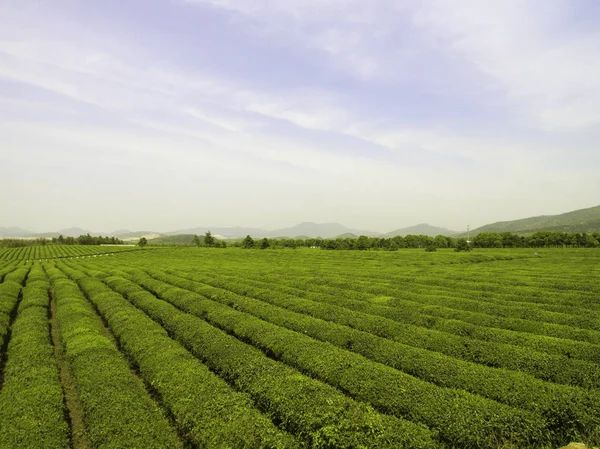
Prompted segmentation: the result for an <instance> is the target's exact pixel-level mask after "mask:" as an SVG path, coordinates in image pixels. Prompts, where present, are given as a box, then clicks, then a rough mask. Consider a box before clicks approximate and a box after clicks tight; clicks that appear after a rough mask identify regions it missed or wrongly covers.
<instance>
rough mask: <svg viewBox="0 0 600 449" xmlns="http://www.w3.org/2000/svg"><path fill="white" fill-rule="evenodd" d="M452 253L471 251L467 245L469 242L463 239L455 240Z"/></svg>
mask: <svg viewBox="0 0 600 449" xmlns="http://www.w3.org/2000/svg"><path fill="white" fill-rule="evenodd" d="M454 251H457V252H458V251H471V245H470V244H469V242H467V239H465V238H462V239H457V240H456V248H454Z"/></svg>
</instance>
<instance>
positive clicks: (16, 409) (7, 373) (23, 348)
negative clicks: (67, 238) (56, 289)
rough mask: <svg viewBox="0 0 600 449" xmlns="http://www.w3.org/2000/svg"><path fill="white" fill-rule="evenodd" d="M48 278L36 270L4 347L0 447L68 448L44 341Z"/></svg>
mask: <svg viewBox="0 0 600 449" xmlns="http://www.w3.org/2000/svg"><path fill="white" fill-rule="evenodd" d="M49 288H50V284H49V283H48V280H47V277H46V274H45V273H44V271H43V270H42V268H41V267H40V266H39V265H34V266H33V267H32V269H31V272H30V273H29V275H28V277H27V285H26V287H25V288H23V299H22V300H21V303H20V304H19V309H18V315H17V317H16V320H15V322H14V324H13V327H12V332H11V339H10V341H9V342H8V352H7V356H8V357H7V362H6V366H5V369H4V373H3V379H4V382H3V384H2V391H1V392H0V429H2V431H1V432H0V447H3V448H17V447H19V448H31V449H38V448H43V447H47V448H58V449H60V448H69V447H70V446H71V445H70V429H69V425H68V423H67V420H66V410H65V406H64V402H63V401H64V397H63V390H62V385H61V382H60V378H59V375H58V367H57V364H56V360H55V358H54V348H53V346H52V344H51V342H50V341H49V339H48V331H49V329H48V307H49V303H50V300H49V297H48V290H49Z"/></svg>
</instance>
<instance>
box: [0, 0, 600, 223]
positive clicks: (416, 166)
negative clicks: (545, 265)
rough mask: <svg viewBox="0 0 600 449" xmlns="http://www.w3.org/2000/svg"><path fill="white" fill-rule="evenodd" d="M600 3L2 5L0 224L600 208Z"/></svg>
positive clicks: (470, 215)
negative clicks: (2, 209)
mask: <svg viewBox="0 0 600 449" xmlns="http://www.w3.org/2000/svg"><path fill="white" fill-rule="evenodd" d="M599 20H600V3H595V2H590V1H586V0H576V1H563V0H548V1H542V0H522V1H521V0H507V1H506V2H501V3H500V2H497V3H489V2H480V1H475V0H464V1H461V2H453V1H450V0H431V1H429V0H425V1H422V2H416V1H393V0H381V1H378V2H368V3H365V2H360V1H358V0H329V1H310V0H309V1H300V0H288V1H285V2H275V1H272V0H256V1H251V2H250V1H241V0H237V1H234V0H151V1H145V2H142V1H140V0H119V1H116V0H108V1H105V2H101V3H96V2H88V1H81V0H65V1H61V2H38V1H33V0H31V1H28V0H21V1H14V0H8V1H6V2H2V3H1V4H0V148H2V149H1V150H0V151H1V153H0V155H1V156H2V159H1V163H0V200H1V201H2V204H3V207H4V211H5V212H4V214H2V216H1V217H0V226H1V227H9V226H17V227H22V228H25V229H29V230H32V231H34V232H49V231H56V230H59V229H64V228H69V227H72V226H77V227H81V228H84V229H89V230H90V231H94V232H97V231H104V232H112V231H114V230H117V229H129V230H131V231H138V230H149V231H158V232H168V231H174V230H178V229H186V228H194V227H198V226H214V227H228V226H231V227H234V226H248V227H256V228H263V229H269V230H273V229H278V228H284V227H289V226H293V225H295V224H298V223H300V222H307V221H309V222H316V223H328V222H336V223H340V224H343V225H345V226H347V227H349V228H355V229H364V230H370V231H376V232H389V231H391V230H394V229H398V228H404V227H409V226H413V225H416V224H418V223H429V224H431V225H434V226H440V227H445V228H449V229H452V230H455V231H459V232H460V231H463V230H465V229H466V226H467V225H470V227H471V229H474V228H476V227H479V226H482V225H485V224H489V223H492V222H496V221H506V220H513V219H519V218H526V217H530V216H537V215H554V214H561V213H565V212H569V211H572V210H576V209H581V208H587V207H592V206H596V205H598V204H600V200H599V199H598V198H599V197H598V192H599V191H600V173H599V170H598V167H600V150H599V149H598V142H599V141H600V28H598V26H597V24H598V23H599Z"/></svg>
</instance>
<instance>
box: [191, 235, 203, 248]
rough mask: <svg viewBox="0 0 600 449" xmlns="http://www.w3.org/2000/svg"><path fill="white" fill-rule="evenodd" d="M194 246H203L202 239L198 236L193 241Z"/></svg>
mask: <svg viewBox="0 0 600 449" xmlns="http://www.w3.org/2000/svg"><path fill="white" fill-rule="evenodd" d="M192 245H194V246H198V247H200V246H202V240H201V239H200V237H198V236H197V235H194V238H193V239H192Z"/></svg>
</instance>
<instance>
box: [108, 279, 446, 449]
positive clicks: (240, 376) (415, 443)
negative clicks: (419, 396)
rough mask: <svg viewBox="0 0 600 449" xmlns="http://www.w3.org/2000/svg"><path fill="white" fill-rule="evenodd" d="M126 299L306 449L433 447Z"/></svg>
mask: <svg viewBox="0 0 600 449" xmlns="http://www.w3.org/2000/svg"><path fill="white" fill-rule="evenodd" d="M107 280H108V278H107ZM149 280H151V279H150V278H149ZM127 297H128V299H129V300H130V301H131V302H132V303H133V304H135V305H136V306H137V307H139V308H140V309H142V310H143V311H144V312H145V313H147V314H148V315H149V316H150V317H151V318H152V319H154V320H155V321H157V322H159V323H160V324H161V325H162V326H163V327H164V328H165V329H166V330H167V331H168V332H169V334H170V335H171V336H172V337H173V338H175V339H177V340H178V341H179V342H181V343H182V344H183V345H185V346H186V348H187V349H188V350H190V351H191V352H192V353H193V354H194V355H196V356H197V357H199V358H200V359H201V360H202V361H204V362H205V363H206V364H207V365H208V366H209V367H210V368H211V369H212V370H214V371H216V372H218V373H219V374H220V375H221V376H222V377H223V378H225V379H226V380H227V381H228V382H230V383H232V384H233V385H235V386H236V388H238V389H240V390H241V391H244V392H246V393H248V394H249V395H250V396H251V397H252V398H253V400H254V401H255V403H256V404H257V405H258V406H259V407H260V408H262V409H263V410H265V411H266V412H267V413H268V414H269V415H270V416H271V417H272V419H273V420H274V421H276V422H278V423H279V425H280V426H281V427H282V428H283V429H285V430H287V431H289V432H290V433H292V434H294V435H296V436H297V437H298V438H299V439H300V440H302V441H304V442H305V444H306V445H307V446H308V447H313V448H355V447H364V448H367V447H368V448H402V447H405V448H415V449H417V448H434V447H438V443H437V442H436V441H435V439H434V437H435V433H433V432H431V431H430V430H429V429H427V427H425V426H423V425H419V424H414V423H412V422H410V421H406V420H402V419H398V418H395V417H392V416H387V415H383V414H380V413H377V412H375V411H374V410H373V409H372V408H371V407H369V406H367V405H366V404H361V403H357V402H355V401H354V400H352V399H351V398H349V397H347V396H345V395H344V394H342V393H341V392H339V391H337V390H336V389H335V388H333V387H331V386H329V385H327V384H324V383H322V382H319V381H317V380H314V379H311V378H310V377H307V376H305V375H302V374H301V373H299V372H298V371H297V370H295V369H293V368H291V367H289V366H287V365H285V364H283V363H280V362H277V361H275V360H272V359H270V358H268V357H266V356H265V355H264V354H263V353H262V352H261V351H260V350H258V349H256V348H254V347H252V346H251V345H248V344H246V343H244V342H242V341H240V340H238V339H237V338H235V337H233V336H230V335H227V334H226V333H225V332H223V331H222V330H219V329H217V328H216V327H213V326H211V325H210V324H208V323H207V322H206V321H204V320H203V319H200V318H198V317H195V316H193V315H190V314H188V313H185V312H182V311H180V310H178V309H177V308H176V307H174V306H173V305H171V304H169V303H168V302H165V301H161V300H159V299H157V298H156V297H154V296H153V295H151V294H150V293H148V292H147V291H144V290H143V289H139V290H138V291H136V292H133V293H128V294H127Z"/></svg>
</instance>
